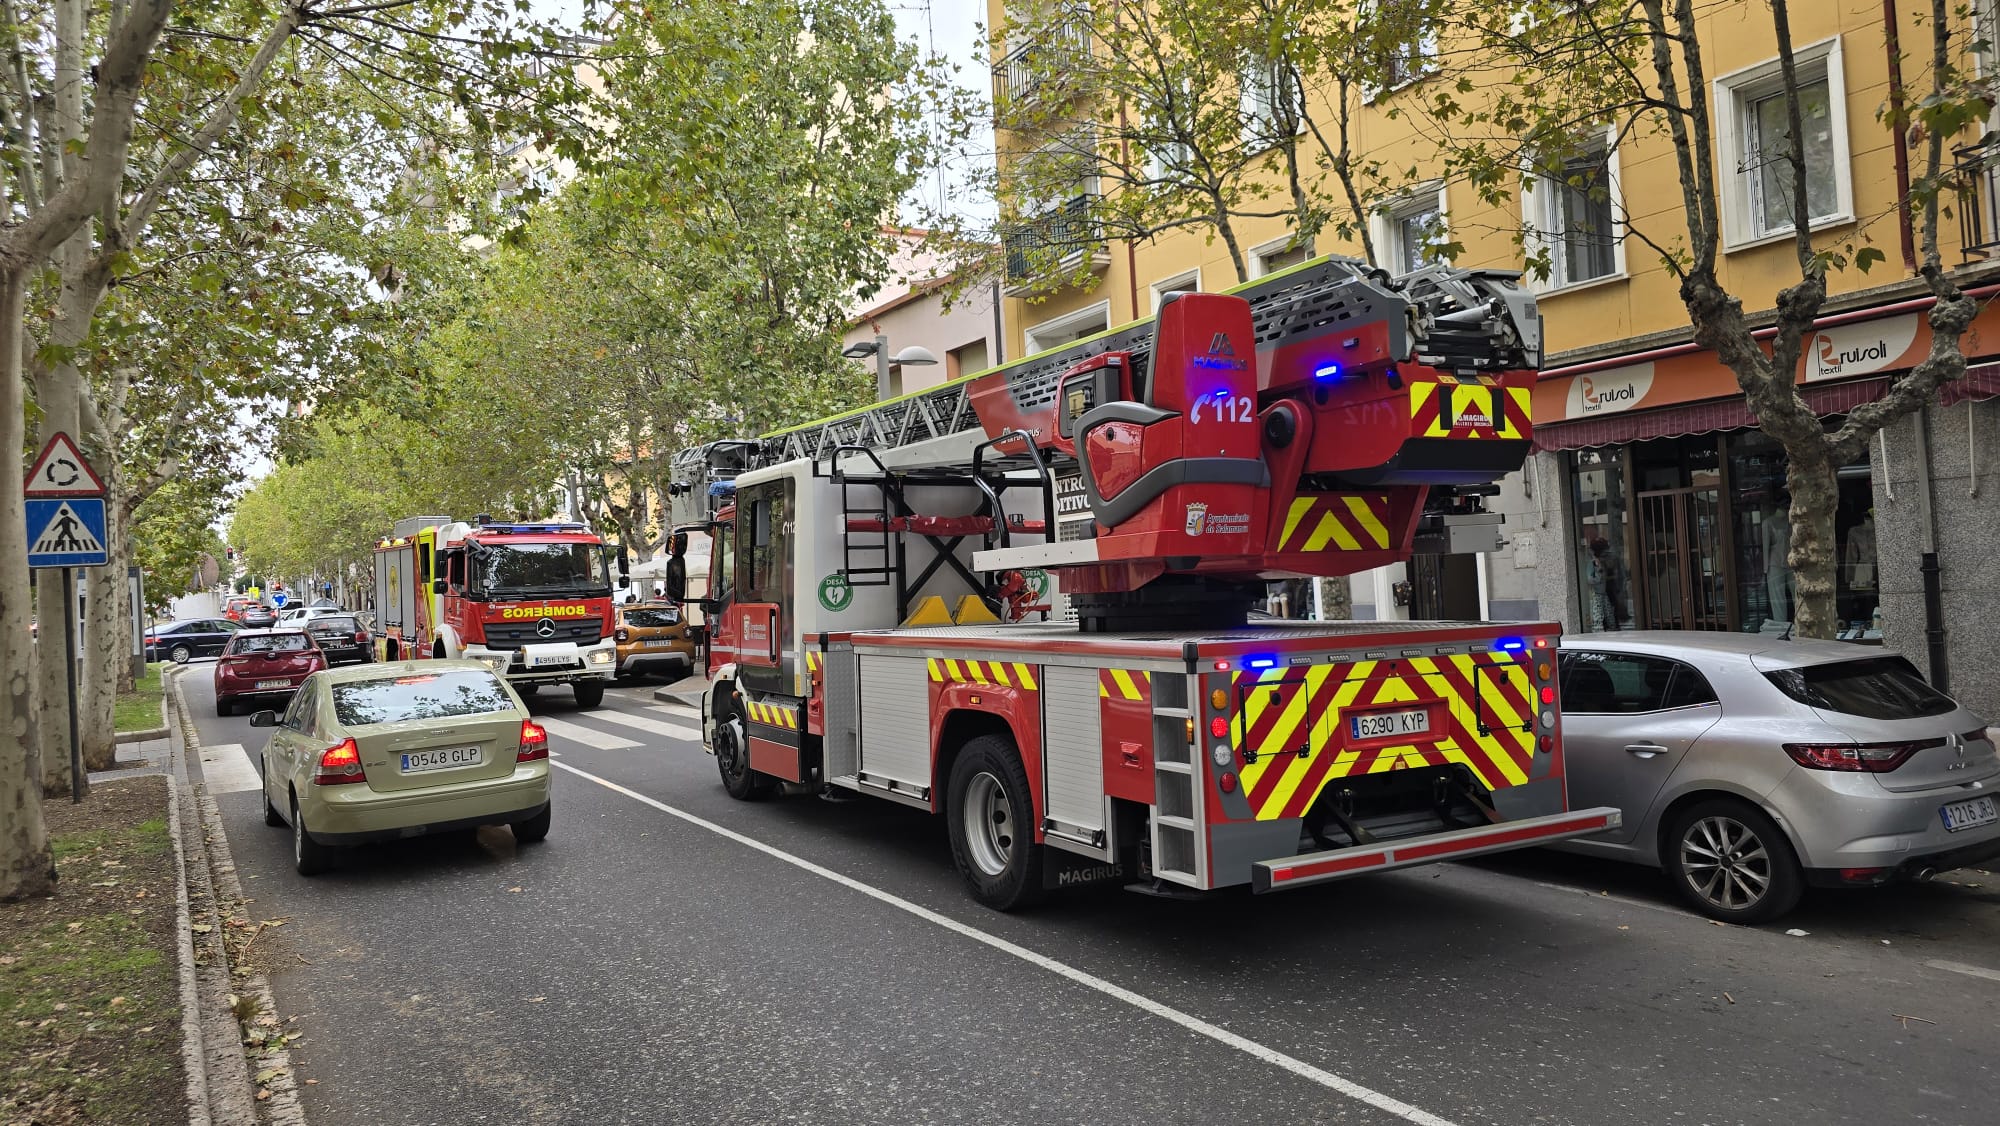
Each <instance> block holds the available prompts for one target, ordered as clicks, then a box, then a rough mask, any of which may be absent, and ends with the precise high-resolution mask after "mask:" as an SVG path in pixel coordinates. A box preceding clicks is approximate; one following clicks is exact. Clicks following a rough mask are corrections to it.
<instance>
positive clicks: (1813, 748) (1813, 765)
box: [1785, 743, 1935, 774]
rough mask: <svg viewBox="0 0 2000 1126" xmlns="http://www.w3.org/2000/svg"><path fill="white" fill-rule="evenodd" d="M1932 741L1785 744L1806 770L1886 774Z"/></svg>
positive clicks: (1930, 744)
mask: <svg viewBox="0 0 2000 1126" xmlns="http://www.w3.org/2000/svg"><path fill="white" fill-rule="evenodd" d="M1929 746H1935V744H1933V743H1786V744H1785V753H1786V754H1788V755H1790V756H1792V761H1793V762H1796V763H1798V764H1799V765H1800V766H1803V767H1805V768H1806V769H1808V770H1844V771H1848V772H1850V773H1856V774H1887V773H1889V772H1890V771H1892V770H1894V769H1896V768H1897V767H1899V766H1901V765H1903V764H1904V763H1906V762H1908V761H1910V756H1911V755H1913V754H1916V753H1917V752H1918V751H1921V750H1923V749H1924V748H1925V747H1929Z"/></svg>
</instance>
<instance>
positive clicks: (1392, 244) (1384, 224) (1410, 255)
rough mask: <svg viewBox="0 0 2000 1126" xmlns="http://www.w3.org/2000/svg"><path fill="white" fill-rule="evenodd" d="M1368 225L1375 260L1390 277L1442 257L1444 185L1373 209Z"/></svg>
mask: <svg viewBox="0 0 2000 1126" xmlns="http://www.w3.org/2000/svg"><path fill="white" fill-rule="evenodd" d="M1370 226H1372V227H1373V228H1374V230H1373V231H1372V232H1371V233H1372V234H1373V236H1374V242H1375V261H1376V262H1378V263H1380V264H1381V266H1382V268H1383V269H1385V270H1388V271H1389V272H1390V273H1392V274H1407V273H1409V272H1410V271H1411V270H1415V269H1419V268H1421V267H1423V266H1426V265H1429V264H1430V263H1432V262H1436V261H1440V260H1441V259H1442V258H1443V257H1444V255H1443V253H1442V247H1443V245H1444V242H1445V194H1444V185H1442V184H1432V185H1427V186H1425V187H1422V188H1419V189H1417V190H1415V191H1412V192H1409V193H1407V194H1405V195H1403V196H1400V197H1398V198H1396V199H1394V200H1391V201H1389V202H1387V203H1384V204H1381V205H1380V206H1378V207H1377V208H1376V209H1375V213H1374V215H1373V217H1372V221H1371V223H1370Z"/></svg>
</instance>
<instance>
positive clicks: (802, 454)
mask: <svg viewBox="0 0 2000 1126" xmlns="http://www.w3.org/2000/svg"><path fill="white" fill-rule="evenodd" d="M1540 336H1541V326H1540V321H1539V319H1538V317H1537V314H1536V311H1535V306H1534V301H1533V298H1532V297H1531V296H1530V295H1529V294H1528V293H1527V292H1526V291H1525V290H1524V289H1523V288H1522V287H1521V286H1520V285H1519V284H1518V275H1517V274H1515V273H1511V272H1495V271H1476V270H1466V269H1459V268H1454V267H1446V266H1431V267H1426V268H1424V269H1420V270H1417V271H1415V272H1413V273H1410V274H1406V275H1403V276H1401V277H1394V278H1392V277H1390V276H1389V275H1387V274H1386V273H1384V272H1382V271H1380V270H1376V269H1373V268H1370V267H1367V266H1366V265H1364V264H1362V263H1359V262H1355V261H1353V260H1350V259H1343V258H1338V257H1328V258H1322V259H1317V260H1314V261H1312V262H1309V263H1306V264H1304V265H1301V266H1299V267H1296V268H1294V269H1292V270H1290V271H1287V272H1285V273H1282V274H1277V275H1274V276H1271V277H1267V278H1263V279H1259V280H1258V281H1256V282H1253V283H1250V284H1248V285H1246V286H1243V287H1240V288H1239V289H1237V290H1235V291H1232V292H1230V293H1227V294H1201V293H1188V294H1169V295H1167V296H1166V297H1164V298H1163V299H1162V301H1161V304H1160V307H1159V309H1158V311H1157V314H1156V316H1155V317H1154V318H1153V319H1151V320H1148V321H1142V322H1137V323H1134V324H1132V325H1128V326H1125V327H1122V328H1119V329H1115V330H1113V331H1111V332H1108V333H1105V334H1101V335H1099V336H1096V337H1092V338H1089V339H1086V340H1083V341H1080V342H1078V343H1075V344H1072V345H1069V346H1067V347H1064V348H1061V349H1059V350H1055V351H1052V352H1045V353H1041V354H1038V355H1034V356H1030V357H1028V358H1026V359H1023V360H1020V361H1017V362H1015V363H1013V364H1009V365H1006V366H1004V367H1001V368H997V369H994V370H991V371H988V372H984V373H980V374H978V375H974V376H971V377H969V378H966V379H962V380H957V381H954V382H952V383H949V384H946V385H945V386H943V387H939V388H935V389H932V390H928V391H922V392H918V393H915V394H911V395H906V396H903V397H902V398H899V399H893V400H889V401H887V402H884V403H879V404H876V405H875V406H873V407H869V408H865V409H862V410H859V411H854V412H850V413H847V414H843V415H837V416H834V417H832V418H829V419H825V420H822V421H820V422H816V423H812V424H808V425H806V426H802V427H798V428H795V429H791V430H786V431H781V432H778V433H774V434H770V435H766V436H764V437H762V438H760V439H756V440H749V441H729V442H719V443H712V444H710V445H707V446H703V447H699V448H695V449H690V450H686V451H683V452H682V453H681V454H680V455H679V456H678V457H677V459H676V462H675V469H674V477H675V483H674V487H673V491H674V493H675V495H676V496H677V497H679V498H712V500H713V503H714V514H713V516H712V517H711V518H709V519H707V520H705V521H703V522H701V523H700V524H698V525H694V526H691V527H689V528H685V529H682V530H681V531H679V532H677V533H676V534H675V535H674V536H673V537H672V542H673V546H672V547H671V548H670V551H671V552H673V553H675V555H676V557H678V555H679V553H681V552H684V551H685V550H686V548H685V543H686V541H687V537H688V535H690V534H694V533H696V532H705V533H706V534H708V535H710V536H711V537H713V544H714V546H713V550H712V559H713V560H714V563H713V565H712V566H711V567H710V568H709V569H708V582H707V583H706V585H705V589H704V590H702V591H698V592H694V593H696V594H697V595H698V596H699V597H697V598H695V599H694V601H696V602H697V603H698V604H700V605H701V606H702V607H703V608H704V609H705V610H707V611H708V613H709V621H710V623H711V626H710V629H711V636H710V639H709V651H708V672H709V684H708V686H707V688H706V691H705V694H704V698H703V708H702V712H703V719H702V729H703V738H704V743H705V745H706V746H707V748H708V750H709V751H710V753H712V754H714V755H715V756H716V759H717V763H718V768H719V771H720V773H721V776H722V781H723V784H724V786H725V787H726V788H727V790H728V792H729V793H730V795H731V796H733V797H736V798H739V799H755V798H760V797H766V796H770V795H772V794H774V793H777V792H780V791H781V790H782V791H785V792H818V793H820V794H822V795H823V796H826V797H845V796H847V795H848V794H856V793H858V794H865V795H872V796H874V797H878V798H882V799H885V800H888V801H892V802H898V803H901V804H904V805H909V806H914V807H917V808H919V809H926V810H930V811H932V812H936V813H942V814H943V815H945V818H946V824H947V828H948V830H949V835H950V838H951V845H952V851H953V854H954V858H955V860H956V862H957V864H958V867H959V869H960V870H961V872H962V873H963V874H964V877H965V879H966V882H967V884H968V885H969V887H970V888H971V890H972V893H973V894H974V896H975V897H976V898H977V899H979V900H980V901H982V902H984V903H986V904H988V905H990V906H993V907H997V908H1001V909H1009V908H1013V907H1016V906H1019V905H1022V904H1025V903H1028V902H1030V901H1032V900H1034V899H1036V898H1037V897H1039V896H1040V895H1041V894H1042V893H1043V892H1044V890H1045V889H1047V888H1051V887H1061V886H1066V885H1069V884H1075V883H1084V882H1094V881H1098V880H1107V879H1117V880H1123V881H1126V882H1127V884H1128V886H1130V887H1131V888H1132V889H1133V890H1137V891H1144V892H1148V893H1152V894H1161V895H1186V894H1196V893H1200V892H1205V891H1211V890H1214V889H1220V888H1228V887H1236V886H1242V885H1248V886H1250V887H1251V888H1253V889H1254V890H1256V891H1260V892H1261V891H1274V890H1281V889H1287V888H1297V887H1302V886H1306V885H1310V884H1315V883H1320V882H1324V881H1329V880H1336V879H1341V878H1344V877H1349V876H1355V875H1361V874H1366V873H1371V872H1381V871H1386V870H1391V869H1395V868H1401V867H1405V866H1409V865H1414V864H1423V863H1428V862H1433V861H1438V860H1446V859H1454V858H1461V857H1467V856H1473V855H1478V854H1482V853H1490V852H1496V851H1500V850H1504V849H1511V848H1519V847H1525V846H1529V845H1536V844H1546V843H1551V842H1554V841H1558V840H1563V839H1567V838H1571V837H1577V836H1584V835H1588V834H1591V833H1596V832H1600V831H1603V830H1605V829H1608V828H1613V827H1616V826H1617V825H1618V824H1619V821H1620V814H1619V811H1618V810H1617V809H1614V808H1608V807H1607V808H1598V809H1588V810H1577V811H1572V810H1569V809H1568V808H1567V797H1566V794H1565V790H1564V782H1563V760H1562V743H1561V729H1560V728H1561V724H1560V719H1559V718H1558V717H1559V711H1558V708H1557V700H1556V690H1557V689H1556V685H1557V680H1556V675H1555V669H1556V659H1555V644H1556V638H1557V630H1558V627H1556V626H1554V625H1550V624H1523V623H1514V624H1495V623H1482V622H1293V621H1269V622H1260V621H1251V620H1249V618H1250V609H1251V604H1252V602H1253V600H1255V599H1256V598H1257V597H1259V596H1260V595H1261V594H1262V592H1263V590H1264V587H1265V584H1266V583H1267V582H1268V581H1270V580H1272V579H1279V578H1291V577H1314V576H1341V575H1348V574H1352V573H1354V572H1357V571H1361V570H1364V569H1367V568H1371V567H1376V566H1380V565H1383V564H1386V563H1389V562H1392V561H1396V560H1402V559H1406V558H1408V556H1409V555H1410V554H1411V553H1412V552H1413V551H1420V550H1421V551H1451V550H1461V551H1462V550H1491V549H1492V548H1493V547H1495V546H1497V544H1498V524H1499V517H1498V516H1494V515H1491V514H1488V513H1486V512H1484V511H1483V509H1484V503H1483V498H1484V497H1485V496H1487V495H1491V494H1492V493H1493V492H1494V491H1495V489H1494V486H1493V484H1492V482H1494V481H1495V480H1497V479H1498V478H1499V477H1500V476H1501V475H1502V474H1504V473H1506V472H1508V471H1510V470H1513V469H1516V468H1518V467H1519V466H1520V464H1521V462H1522V460H1523V458H1524V457H1525V456H1526V453H1527V449H1528V443H1529V438H1530V419H1529V410H1528V404H1529V390H1530V388H1531V386H1532V384H1533V380H1534V377H1535V369H1536V368H1537V366H1538V365H1539V362H1540ZM1049 575H1053V576H1054V582H1053V583H1050V582H1048V581H1047V580H1046V576H1049ZM667 581H668V587H669V592H670V594H672V595H673V596H674V597H677V598H683V599H686V598H687V596H688V593H689V592H687V591H686V589H685V587H686V582H685V577H684V572H679V571H677V568H676V567H675V565H674V562H673V560H670V562H669V567H668V580H667ZM1054 588H1059V589H1054ZM1072 616H1073V618H1074V620H1073V621H1072V620H1069V619H1070V618H1071V617H1072Z"/></svg>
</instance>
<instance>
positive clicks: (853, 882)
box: [555, 762, 1452, 1126]
mask: <svg viewBox="0 0 2000 1126" xmlns="http://www.w3.org/2000/svg"><path fill="white" fill-rule="evenodd" d="M555 765H556V766H557V767H558V768H559V769H562V770H566V771H568V772H569V773H571V774H574V775H576V776H577V777H579V778H583V779H586V780H588V781H591V782H595V783H597V784H598V785H600V786H602V787H604V788H605V789H607V790H610V791H612V792H614V793H619V794H623V795H625V796H626V797H628V798H631V799H632V800H633V801H636V802H639V803H640V804H642V805H648V806H651V807H653V808H654V809H657V810H659V811H660V812H661V813H664V814H666V815H668V816H669V817H678V818H679V819H681V820H682V821H685V822H687V823H688V824H690V825H693V826H695V827H697V828H701V829H706V830H708V831H709V832H711V833H714V834H716V835H717V836H720V837H725V838H727V839H729V840H732V841H735V842H736V843H737V844H740V845H747V846H748V847H750V848H754V849H756V850H757V851H758V852H761V853H763V854H765V855H766V856H770V857H774V858H776V859H778V860H782V861H784V862H785V863H787V864H790V865H792V866H793V867H795V868H799V869H802V870H804V871H807V872H810V873H812V874H813V875H815V876H819V877H821V878H822V879H827V880H831V881H833V882H834V883H836V884H839V885H840V886H842V887H844V888H847V889H849V890H850V891H858V892H860V893H861V894H863V895H865V896H868V897H869V898H871V899H875V900H879V901H880V902H883V903H886V904H888V905H889V906H891V907H894V908H896V909H897V910H899V911H906V912H908V913H909V914H911V915H915V916H916V917H917V918H919V919H922V920H924V921H925V922H927V923H932V924H935V925H937V926H940V927H943V928H944V929H945V930H948V931H950V932H952V933H953V934H956V935H959V936H961V937H964V938H969V939H971V940H972V941H974V942H978V943H981V944H983V945H986V946H990V947H992V948H993V949H995V950H998V951H1000V952H1001V953H1003V954H1007V955H1010V956H1012V957H1015V958H1019V959H1020V960H1021V961H1023V962H1026V963H1028V964H1029V965H1032V966H1036V967H1038V968H1040V969H1044V970H1047V971H1048V972H1050V973H1052V974H1055V975H1057V976H1058V977H1064V978H1068V979H1069V980H1070V981H1073V982H1075V983H1076V984H1078V985H1081V986H1083V987H1084V988H1086V989H1093V990H1096V991H1097V992H1099V993H1102V994H1104V995H1105V996H1107V997H1110V998H1112V999H1113V1000H1116V1001H1122V1002H1124V1003H1125V1004H1127V1005H1130V1006H1132V1007H1133V1008H1135V1009H1138V1010H1140V1011H1142V1012H1146V1013H1150V1014H1152V1015H1153V1016H1156V1017H1159V1018H1160V1019H1162V1020H1168V1021H1172V1022H1173V1023H1175V1024H1177V1025H1180V1026H1181V1027H1182V1028H1185V1029H1187V1030H1188V1031H1189V1032H1193V1033H1195V1034H1196V1035H1198V1036H1206V1037H1208V1038H1209V1039H1210V1040H1214V1041H1216V1042H1217V1043H1219V1044H1222V1045H1223V1046H1225V1047H1229V1048H1234V1049H1235V1050H1237V1051H1239V1052H1242V1053H1243V1054H1245V1055H1248V1056H1251V1057H1254V1058H1256V1059H1260V1060H1263V1061H1264V1062H1265V1063H1268V1064H1273V1065H1275V1066H1277V1067H1281V1068H1283V1069H1285V1070H1286V1071H1289V1072H1291V1073H1292V1074H1293V1075H1297V1076H1299V1077H1300V1078H1302V1079H1308V1080H1311V1081H1312V1082H1314V1083H1317V1084H1319V1085H1320V1086H1322V1087H1325V1088H1327V1089H1328V1090H1331V1091H1335V1092H1338V1093H1340V1094H1342V1095H1346V1096H1347V1097H1348V1098H1350V1099H1353V1100H1355V1101H1356V1102H1361V1103H1366V1104H1367V1105H1369V1106H1371V1107H1374V1108H1375V1109H1376V1110H1379V1111H1382V1112H1383V1113H1385V1114H1393V1115H1395V1116H1396V1117H1397V1118H1400V1119H1403V1120H1404V1121H1405V1122H1413V1123H1416V1124H1417V1126H1452V1123H1451V1121H1450V1120H1449V1119H1445V1118H1440V1117H1438V1116H1437V1115H1435V1114H1432V1113H1430V1112H1429V1111H1426V1110H1422V1109H1419V1108H1417V1107H1414V1106H1411V1105H1410V1104H1408V1103H1406V1102H1403V1101H1401V1100H1400V1099H1395V1098H1391V1097H1390V1096H1388V1095H1385V1094H1383V1093H1381V1092H1380V1091H1376V1090H1373V1089H1372V1088H1368V1087H1363V1086H1362V1085H1361V1084H1359V1083H1356V1082H1354V1081H1353V1080H1351V1079H1343V1078H1341V1077H1340V1076H1338V1075H1335V1074H1333V1073H1332V1072H1330V1071H1325V1070H1322V1069H1320V1068H1317V1067H1314V1066H1313V1065H1312V1064H1309V1063H1307V1062H1305V1061H1304V1060H1301V1059H1298V1058H1297V1057H1294V1056H1288V1055H1286V1054H1285V1053H1283V1052H1281V1051H1279V1050H1277V1049H1276V1048H1272V1047H1269V1046H1267V1045H1264V1044H1259V1043H1258V1042H1257V1041H1255V1040H1251V1039H1249V1038H1248V1037H1244V1036H1239V1035H1237V1034H1236V1033H1234V1032H1231V1031H1229V1030H1228V1029H1226V1028H1222V1027H1220V1026H1218V1025H1214V1024H1210V1023H1209V1022H1207V1021H1205V1020H1203V1019H1201V1018H1200V1017H1197V1016H1193V1015H1191V1014H1189V1013H1184V1012H1182V1011H1181V1010H1179V1009H1176V1008H1174V1007H1172V1006H1171V1005H1164V1004H1161V1003H1160V1002H1158V1001H1155V1000H1153V999H1152V998H1151V997H1147V996H1144V995H1142V994H1138V993H1134V992H1132V991H1131V990H1129V989H1126V988H1125V987H1123V986H1120V985H1114V984H1112V983H1111V982H1108V981H1106V980H1104V979H1103V978H1101V977H1098V976H1096V975H1095V974H1090V973H1086V972H1084V971H1083V970H1079V969H1077V968H1076V967H1074V966H1071V965H1069V964H1067V963H1064V962H1058V961H1056V960H1055V959H1054V958H1051V957H1048V956H1047V955H1045V954H1038V953H1036V952H1035V951H1033V950H1030V949H1028V948H1027V947H1025V946H1019V945H1016V944H1015V943H1012V942H1009V941H1007V940H1006V939H1004V938H1001V937H999V936H998V935H994V934H988V933H987V932H986V931H983V930H980V929H979V928H978V927H975V926H971V925H970V924H967V923H961V922H959V921H958V920H957V919H954V918H951V917H950V916H948V915H941V914H939V913H937V912H936V911H933V910H931V909H930V908H928V907H921V906H918V905H917V904H915V903H912V902H910V901H909V900H907V899H904V898H903V897H902V896H899V895H893V894H891V893H889V892H886V891H883V890H882V889H880V888H877V887H874V886H872V885H869V884H864V883H862V882H861V881H860V880H857V879H854V878H852V877H850V876H843V875H841V874H840V873H839V872H836V871H834V870H833V869H831V868H823V867H821V866H820V865H818V864H815V863H813V862H812V861H810V860H807V859H805V858H804V857H801V856H794V855H793V854H791V853H789V852H786V851H785V850H784V849H781V848H777V847H775V846H773V845H768V844H765V843H764V842H763V841H760V840H758V839H756V838H755V837H746V836H744V835H743V834H742V833H739V832H737V831H735V830H734V829H727V828H724V827H723V826H721V825H718V824H716V823H715V822H713V821H710V820H708V819H707V818H703V817H697V816H695V815H694V814H692V813H689V812H687V811H685V810H681V809H675V808H674V807H673V806H670V805H668V804H666V803H665V802H661V801H656V800H654V799H652V798H649V797H647V796H646V795H644V794H642V793H639V792H638V791H637V790H632V789H627V788H626V787H624V786H621V785H619V784H618V783H616V782H612V781H610V780H608V779H604V778H599V777H598V776H597V775H595V774H592V773H590V772H589V771H587V770H578V769H577V768H576V767H574V766H571V765H569V764H568V763H566V762H559V763H556V764H555Z"/></svg>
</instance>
